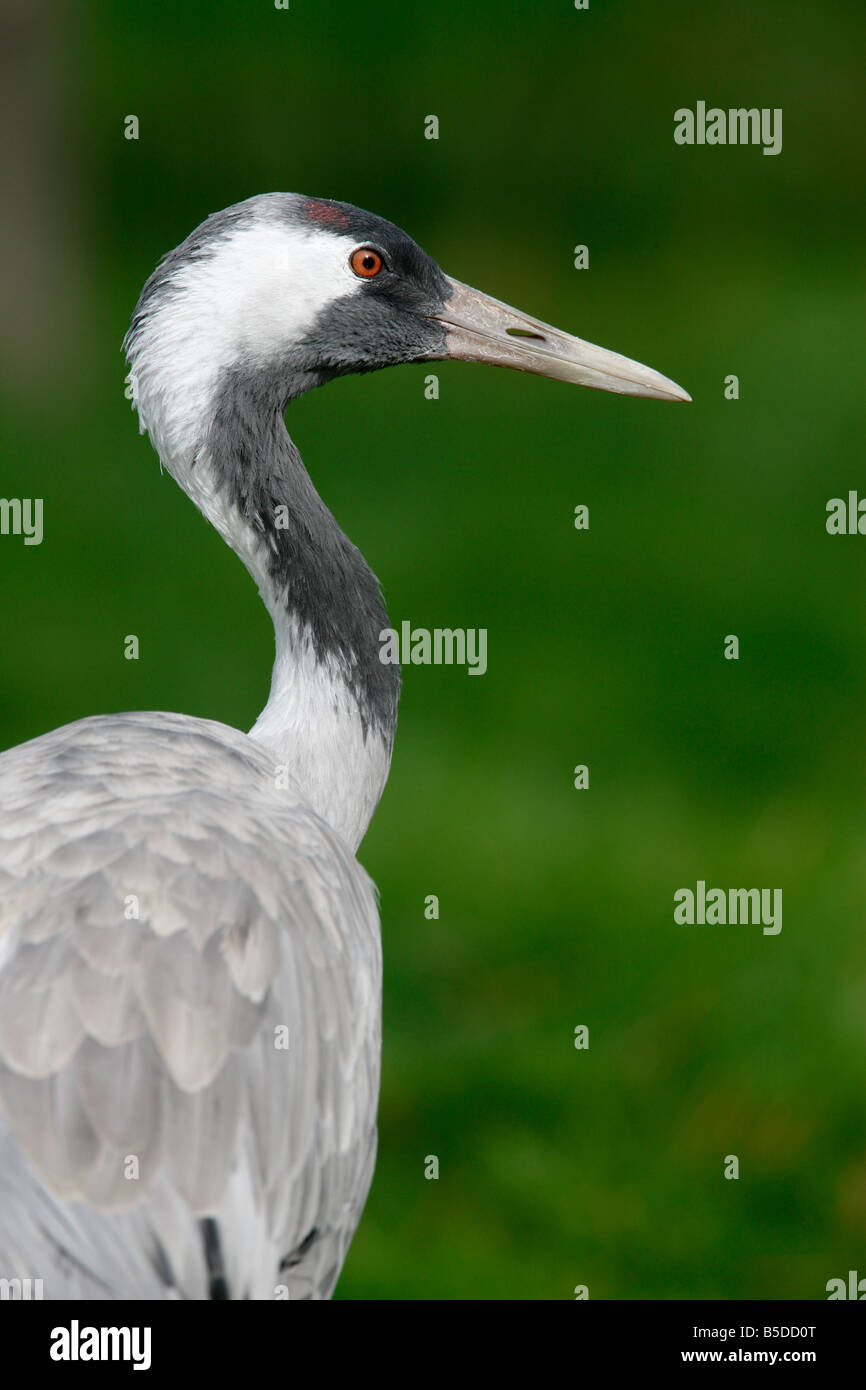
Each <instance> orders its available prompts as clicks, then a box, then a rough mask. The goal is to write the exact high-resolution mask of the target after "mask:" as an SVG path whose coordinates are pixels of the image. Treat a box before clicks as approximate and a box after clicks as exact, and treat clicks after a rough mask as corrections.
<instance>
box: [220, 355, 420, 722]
mask: <svg viewBox="0 0 866 1390" xmlns="http://www.w3.org/2000/svg"><path fill="white" fill-rule="evenodd" d="M297 384H298V385H300V383H297ZM314 384H318V383H317V382H313V381H310V382H309V383H308V385H314ZM284 391H285V368H284V367H282V368H281V369H280V370H279V371H274V372H273V373H262V372H261V371H258V372H255V373H252V372H249V371H245V370H244V369H242V368H240V367H239V368H237V369H234V370H232V371H230V372H228V373H226V375H225V377H224V378H223V380H222V382H221V384H220V388H219V391H218V397H217V403H216V409H215V413H214V417H213V423H212V425H211V429H210V434H209V437H208V442H207V453H208V456H209V459H210V464H211V468H212V471H213V476H214V481H215V482H216V484H217V486H218V487H219V488H220V490H221V492H222V493H223V494H224V496H225V497H226V499H227V500H228V501H229V503H230V504H231V506H232V507H233V508H234V509H235V511H236V512H237V514H238V516H239V517H240V519H241V520H242V522H243V523H245V524H246V525H247V526H248V527H249V528H250V529H251V530H252V531H253V532H254V533H255V534H256V535H257V536H258V537H260V538H261V541H262V543H263V545H264V547H265V553H266V555H267V557H268V558H267V565H268V572H269V575H270V578H271V581H272V584H273V587H274V591H275V593H276V594H278V595H279V596H280V599H281V601H284V603H285V608H286V611H287V614H288V616H289V618H290V619H291V620H293V622H294V623H295V625H296V627H297V630H298V632H299V634H300V635H301V636H302V638H305V637H308V638H309V641H310V643H311V645H312V648H313V651H314V653H315V656H316V659H317V660H318V661H320V662H329V663H332V664H334V665H336V667H337V669H338V671H339V672H340V674H341V675H342V677H343V679H344V681H345V683H346V685H347V687H348V689H349V691H350V693H351V695H352V696H353V698H354V700H355V701H356V703H357V706H358V712H359V714H360V717H361V723H362V726H363V730H364V736H365V738H366V736H367V733H368V731H370V730H373V731H375V732H378V733H379V734H380V735H381V736H382V737H383V738H384V739H385V741H386V743H387V744H388V745H389V746H390V744H391V743H392V741H393V737H394V730H395V728H396V723H397V701H398V698H399V694H400V668H399V666H396V665H391V664H383V663H382V662H381V661H380V660H379V652H380V650H381V644H380V636H379V635H380V633H381V632H382V629H383V628H385V627H387V626H388V615H387V612H386V610H385V605H384V603H383V601H382V595H381V592H380V589H379V583H378V580H377V579H376V576H375V575H374V574H373V572H372V570H371V569H370V567H369V566H368V565H367V563H366V561H365V560H364V557H363V555H362V554H361V552H360V551H359V550H358V549H357V547H356V546H354V545H353V544H352V542H351V541H350V540H349V539H348V537H347V536H345V535H344V533H343V532H342V531H341V530H340V528H339V526H338V525H337V523H336V521H335V520H334V517H333V516H332V515H331V513H330V512H329V511H328V508H327V507H326V506H325V504H324V502H323V501H322V499H321V498H320V497H319V495H318V493H317V492H316V489H315V488H314V487H313V484H312V481H311V479H310V476H309V474H308V473H307V470H306V468H305V467H304V464H303V462H302V460H301V456H300V454H299V453H298V450H297V449H296V448H295V445H294V444H293V442H292V440H291V439H290V438H289V435H288V434H287V432H286V427H285V424H284V421H283V407H284V399H283V397H284ZM295 394H299V393H298V392H296V393H295Z"/></svg>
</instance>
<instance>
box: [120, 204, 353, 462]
mask: <svg viewBox="0 0 866 1390" xmlns="http://www.w3.org/2000/svg"><path fill="white" fill-rule="evenodd" d="M357 245H358V242H357V240H356V238H355V237H353V236H347V235H345V234H342V233H335V232H333V231H330V230H322V229H320V228H316V227H303V226H298V227H294V226H292V224H291V223H287V222H285V221H279V220H277V219H276V218H274V219H270V218H269V219H266V220H262V221H259V222H255V223H252V224H247V225H245V226H242V227H240V228H238V229H237V230H235V231H233V232H232V233H230V234H229V235H228V236H226V237H225V238H224V239H223V240H222V241H220V242H218V243H217V244H216V246H215V247H214V249H213V251H212V252H210V253H208V254H207V255H206V256H204V257H202V258H201V259H200V260H196V261H191V262H189V263H188V264H186V265H184V266H182V267H181V268H180V269H179V270H178V271H177V272H176V274H174V275H173V276H172V282H171V283H172V289H171V292H170V293H169V294H168V295H167V296H166V297H165V298H164V299H163V301H162V303H161V304H157V305H156V306H155V307H154V310H153V312H152V313H151V314H150V315H149V317H148V319H147V320H146V322H145V323H144V324H143V325H142V326H141V329H140V331H139V335H138V338H137V341H136V344H135V352H134V359H133V361H132V362H131V369H130V381H131V383H132V388H133V401H134V403H135V405H136V408H137V410H138V415H139V420H140V422H141V426H142V429H146V430H147V431H148V433H149V434H150V437H151V440H152V441H153V444H154V446H155V447H156V449H157V450H158V452H159V453H160V454H161V455H163V457H164V459H165V462H166V465H167V466H168V467H169V468H171V464H170V462H169V460H170V459H174V460H175V462H179V461H180V460H181V459H182V458H184V457H187V458H189V457H190V455H191V452H192V451H193V450H194V448H195V446H196V444H197V443H198V442H199V441H200V440H201V439H202V438H203V436H204V434H205V432H206V430H207V427H208V424H209V415H210V411H211V409H212V403H213V396H214V390H215V387H216V383H217V382H218V381H219V379H220V377H221V375H222V374H223V373H224V372H225V371H226V370H228V369H229V368H231V367H233V366H236V365H237V364H238V363H240V362H243V363H247V364H252V365H255V364H256V363H257V362H267V361H272V360H273V359H274V358H275V357H278V356H279V354H280V353H281V352H288V351H289V350H290V349H291V348H292V347H293V346H294V344H295V343H296V342H297V341H298V339H299V338H301V337H303V335H304V334H305V333H306V332H307V331H308V330H309V329H310V328H311V327H312V326H313V324H314V323H315V321H316V319H317V318H318V316H319V315H320V314H321V313H322V312H323V311H324V310H325V309H327V308H328V306H329V305H330V304H333V303H334V302H335V301H336V300H338V299H343V298H345V296H346V295H349V294H358V293H360V290H361V281H360V280H359V279H358V277H357V276H356V275H355V274H354V273H353V271H352V269H351V266H350V265H349V256H350V254H351V252H352V251H353V250H354V249H355V248H356V246H357Z"/></svg>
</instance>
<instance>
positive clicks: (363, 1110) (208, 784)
mask: <svg viewBox="0 0 866 1390" xmlns="http://www.w3.org/2000/svg"><path fill="white" fill-rule="evenodd" d="M124 347H125V350H126V353H127V356H128V360H129V363H130V381H131V384H132V394H133V400H134V404H135V406H136V409H137V411H138V414H139V420H140V426H141V428H142V430H146V431H147V432H148V434H149V435H150V438H151V442H152V443H153V445H154V447H155V448H156V449H157V451H158V453H159V455H160V459H161V461H162V463H163V464H164V466H165V468H166V469H167V470H168V471H169V472H170V473H171V474H172V476H173V477H174V478H175V479H176V480H177V481H178V483H179V484H180V485H181V486H182V487H183V488H184V490H185V491H186V492H187V493H188V495H189V496H190V497H191V498H192V500H193V501H194V502H195V503H196V505H197V506H198V507H199V508H200V510H201V511H202V512H203V513H204V515H205V516H206V517H207V519H208V520H209V521H211V523H212V524H213V525H214V526H215V527H216V528H217V530H218V531H219V532H220V534H221V535H222V536H223V537H224V539H225V540H226V541H227V542H228V543H229V544H230V545H231V546H232V548H233V549H234V550H235V551H236V553H237V554H238V556H239V557H240V558H241V559H242V560H243V562H244V564H245V565H246V566H247V568H248V569H249V571H250V573H251V575H252V576H253V578H254V580H255V582H256V584H257V586H258V588H259V592H260V594H261V596H262V599H263V601H264V603H265V604H266V606H267V608H268V611H269V612H270V614H271V617H272V619H273V622H274V631H275V638H276V658H275V663H274V670H273V676H272V682H271V692H270V697H269V700H268V703H267V705H266V707H265V709H264V710H263V711H262V714H261V715H260V717H259V719H258V720H257V721H256V724H255V725H254V727H253V728H252V729H251V731H250V733H249V734H243V733H240V732H238V731H237V730H234V729H230V728H227V727H225V726H224V725H221V724H217V723H213V722H211V721H208V720H204V719H194V718H190V717H187V716H185V715H179V714H162V713H151V714H128V715H114V716H97V717H95V718H91V719H85V720H81V721H79V722H78V723H75V724H70V725H67V726H66V727H64V728H61V729H58V730H55V731H54V732H53V733H49V734H46V735H43V736H42V737H41V738H38V739H35V740H33V741H32V742H31V743H27V744H23V745H21V746H20V747H18V748H13V749H11V750H10V751H8V752H6V753H4V754H3V755H2V756H0V1278H6V1279H15V1278H20V1279H27V1278H42V1279H43V1281H44V1291H45V1297H47V1298H93V1299H110V1298H130V1299H157V1298H194V1299H204V1298H220V1299H222V1298H233V1299H237V1298H255V1299H272V1298H281V1297H288V1298H290V1299H296V1298H299V1297H300V1298H323V1297H328V1296H329V1295H330V1293H331V1292H332V1290H333V1288H334V1285H335V1282H336V1280H337V1277H338V1275H339V1271H340V1268H341V1265H342V1262H343V1259H344V1257H345V1253H346V1250H347V1248H348V1245H349V1242H350V1241H351V1238H352V1235H353V1232H354V1230H355V1228H356V1226H357V1223H358V1220H359V1218H360V1215H361V1211H362V1209H363V1205H364V1201H365V1198H366V1194H367V1189H368V1187H369V1184H370V1180H371V1176H372V1171H373V1163H374V1156H375V1145H376V1105H377V1096H378V1085H379V1064H380V1000H381V961H380V940H379V921H378V914H377V908H376V898H375V892H374V889H373V886H372V884H371V883H370V880H369V879H368V877H367V875H366V874H365V872H364V871H363V869H362V868H361V867H360V865H359V864H358V862H357V860H356V859H355V851H356V849H357V846H358V844H359V842H360V840H361V838H362V836H363V834H364V832H365V830H366V827H367V825H368V823H369V820H370V817H371V816H372V814H373V812H374V810H375V807H376V804H377V802H378V799H379V796H380V795H381V792H382V789H383V787H384V784H385V780H386V778H387V774H388V767H389V763H390V757H391V750H392V745H393V739H394V730H395V726H396V716H397V698H398V694H399V671H398V669H397V668H395V667H394V666H392V665H389V664H383V663H382V662H380V660H379V647H378V642H379V636H380V633H381V632H382V630H383V629H384V628H386V627H387V616H386V613H385V609H384V606H383V603H382V599H381V595H380V593H379V587H378V583H377V581H376V579H375V576H374V575H373V574H372V572H371V571H370V569H369V568H368V566H367V564H366V562H365V561H364V559H363V557H362V556H361V555H360V554H359V552H358V551H357V550H356V549H355V547H354V546H353V545H352V544H351V542H349V541H348V539H347V538H346V537H345V536H344V535H343V533H342V532H341V531H340V529H339V527H338V526H337V523H336V522H335V520H334V518H333V517H332V516H331V514H330V512H329V511H328V509H327V507H326V506H325V504H324V503H323V501H322V500H321V498H320V497H319V496H318V494H317V493H316V491H315V489H314V487H313V485H312V482H311V481H310V478H309V476H308V474H307V473H306V470H305V469H304V466H303V464H302V462H301V459H300V455H299V454H298V451H297V449H296V448H295V446H294V444H293V443H292V441H291V440H290V438H289V436H288V434H287V432H286V429H285V423H284V420H283V411H284V410H285V407H286V406H287V404H288V403H289V402H290V401H291V400H292V399H294V398H295V397H296V396H298V395H299V394H301V393H302V392H303V391H306V390H309V389H310V388H311V387H314V386H319V385H323V384H325V383H326V382H327V381H329V380H331V379H332V378H333V377H335V376H338V375H341V374H343V373H345V372H365V371H372V370H375V369H377V368H379V367H384V366H388V365H390V364H396V363H402V362H412V361H429V360H436V359H439V358H444V357H453V358H462V359H464V360H471V361H489V362H492V363H496V364H499V365H503V366H509V367H515V368H518V369H522V370H527V371H532V372H536V373H540V374H545V375H549V376H554V377H557V378H559V379H562V380H568V381H574V382H578V383H582V384H587V385H593V386H600V387H602V388H603V389H607V390H612V391H618V392H624V393H627V394H633V395H649V396H655V397H657V398H661V399H668V400H682V399H687V397H686V396H685V393H684V392H682V391H681V389H680V388H679V387H677V386H675V385H674V383H672V382H670V381H669V380H668V379H667V378H665V377H662V376H660V375H659V374H658V373H656V372H652V371H651V370H650V369H648V368H645V367H641V366H639V365H638V364H636V363H633V362H629V361H628V360H627V359H625V358H622V357H619V356H617V355H616V354H613V353H608V352H605V351H604V350H603V349H599V348H594V347H592V346H591V345H590V344H587V343H584V342H582V341H581V340H580V339H575V338H569V337H568V336H567V335H565V334H562V333H559V332H558V331H557V330H555V329H552V328H550V327H549V326H548V325H545V324H542V323H540V322H539V321H537V320H535V319H530V318H528V317H527V316H525V315H521V314H518V313H517V312H516V311H515V310H512V309H509V308H508V306H506V305H503V304H500V303H499V302H498V301H495V300H491V299H489V298H487V297H486V296H483V295H480V294H479V293H478V292H477V291H474V290H471V289H469V288H468V287H467V286H465V285H461V284H460V283H459V282H457V281H454V280H451V279H449V277H447V276H446V275H444V274H443V272H442V271H441V270H440V269H439V267H438V266H437V265H436V263H435V262H434V261H432V260H431V259H430V257H429V256H427V255H426V254H425V253H424V252H423V251H421V250H420V248H419V247H417V246H416V245H415V243H414V242H413V241H411V239H410V238H409V237H408V236H407V235H406V234H405V232H402V231H401V230H400V229H399V228H397V227H395V226H394V225H393V224H392V223H389V222H386V221H384V220H383V219H381V218H377V217H374V216H372V215H371V214H369V213H365V212H362V211H360V210H359V209H357V208H353V207H351V206H349V205H347V204H343V203H336V202H332V201H330V200H326V199H305V198H302V197H300V196H299V195H295V194H268V195H263V196H260V197H257V198H252V199H249V200H248V201H247V202H246V203H242V204H239V205H237V206H236V207H234V208H229V209H227V210H226V211H224V212H221V213H217V214H215V215H213V216H212V217H210V218H208V219H207V220H206V221H205V222H204V223H203V224H202V225H201V227H199V228H198V229H197V230H196V231H195V232H194V233H193V234H192V235H191V236H189V237H188V238H187V239H186V241H184V242H182V243H181V245H180V246H179V247H178V248H177V249H176V250H175V251H173V252H171V253H170V254H169V255H168V256H167V257H166V258H165V259H164V260H163V261H162V263H161V264H160V265H159V266H158V267H157V269H156V270H155V271H154V273H153V274H152V275H151V277H150V278H149V280H148V281H147V283H146V285H145V287H144V290H143V291H142V295H141V298H140V300H139V303H138V305H137V307H136V310H135V313H134V315H133V319H132V324H131V327H130V329H129V332H128V334H127V336H126V339H125V342H124Z"/></svg>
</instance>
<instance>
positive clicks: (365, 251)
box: [349, 246, 385, 280]
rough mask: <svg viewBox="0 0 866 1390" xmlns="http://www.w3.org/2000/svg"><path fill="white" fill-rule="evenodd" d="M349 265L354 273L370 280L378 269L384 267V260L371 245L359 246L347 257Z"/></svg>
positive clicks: (377, 272)
mask: <svg viewBox="0 0 866 1390" xmlns="http://www.w3.org/2000/svg"><path fill="white" fill-rule="evenodd" d="M349 265H350V266H351V267H352V269H353V270H354V272H355V274H356V275H360V276H361V277H362V279H364V280H371V279H372V278H373V276H374V275H378V274H379V271H380V270H382V269H384V265H385V262H384V261H383V260H382V257H381V256H380V255H379V252H378V251H374V250H373V248H372V246H359V247H358V249H357V251H353V252H352V254H351V256H350V257H349Z"/></svg>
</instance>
